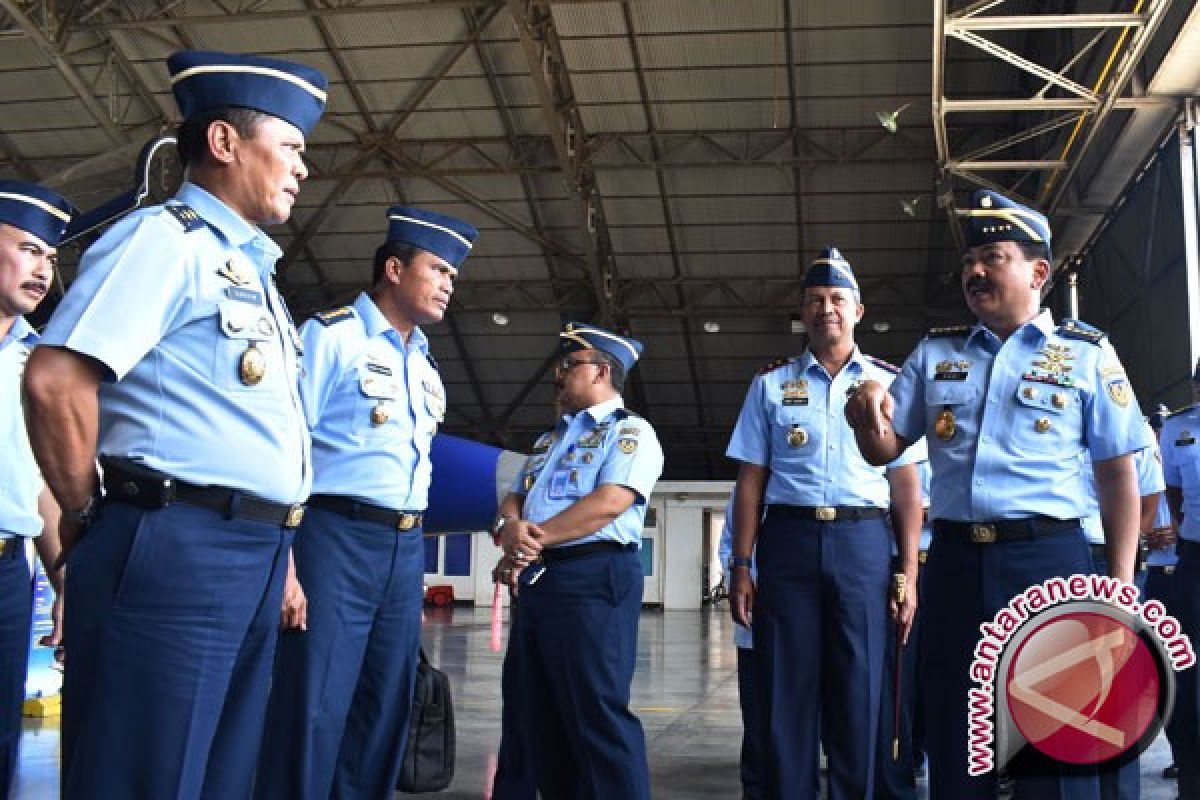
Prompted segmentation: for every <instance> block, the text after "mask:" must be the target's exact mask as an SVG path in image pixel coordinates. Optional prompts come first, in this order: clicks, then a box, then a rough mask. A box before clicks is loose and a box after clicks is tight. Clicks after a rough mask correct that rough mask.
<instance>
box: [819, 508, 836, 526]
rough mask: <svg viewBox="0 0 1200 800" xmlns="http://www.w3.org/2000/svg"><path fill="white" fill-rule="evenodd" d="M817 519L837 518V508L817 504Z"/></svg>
mask: <svg viewBox="0 0 1200 800" xmlns="http://www.w3.org/2000/svg"><path fill="white" fill-rule="evenodd" d="M817 519H818V520H819V521H821V522H833V521H834V520H836V519H837V509H836V508H834V507H833V506H817Z"/></svg>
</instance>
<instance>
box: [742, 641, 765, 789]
mask: <svg viewBox="0 0 1200 800" xmlns="http://www.w3.org/2000/svg"><path fill="white" fill-rule="evenodd" d="M754 670H755V666H754V648H752V647H739V648H737V671H738V702H739V703H740V704H741V707H742V755H741V774H742V797H743V798H745V800H762V757H763V756H762V751H763V746H762V712H761V711H760V710H759V705H758V703H759V697H758V695H759V690H758V686H757V684H758V681H757V680H755V676H754Z"/></svg>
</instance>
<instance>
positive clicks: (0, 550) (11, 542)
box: [0, 536, 17, 556]
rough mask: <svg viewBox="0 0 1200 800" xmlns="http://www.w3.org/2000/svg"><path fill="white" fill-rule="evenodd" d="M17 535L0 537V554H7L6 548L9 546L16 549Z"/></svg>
mask: <svg viewBox="0 0 1200 800" xmlns="http://www.w3.org/2000/svg"><path fill="white" fill-rule="evenodd" d="M16 546H17V537H15V536H13V537H11V538H8V539H0V556H3V555H7V554H8V549H9V548H10V547H11V548H13V549H16Z"/></svg>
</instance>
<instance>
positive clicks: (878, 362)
mask: <svg viewBox="0 0 1200 800" xmlns="http://www.w3.org/2000/svg"><path fill="white" fill-rule="evenodd" d="M866 358H867V361H870V362H871V363H872V364H874V365H875V366H877V367H879V368H880V369H881V370H883V371H884V372H890V373H891V374H893V375H899V374H900V368H899V367H897V366H896V365H895V364H889V363H888V362H886V361H884V360H883V359H882V358H876V357H875V356H867V357H866Z"/></svg>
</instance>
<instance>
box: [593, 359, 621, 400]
mask: <svg viewBox="0 0 1200 800" xmlns="http://www.w3.org/2000/svg"><path fill="white" fill-rule="evenodd" d="M596 354H597V355H599V356H600V360H602V361H603V362H604V363H605V364H608V382H609V383H611V384H612V387H613V388H614V389H616V390H617V391H618V392H621V391H624V390H625V367H624V365H623V364H621V361H620V359H618V358H617V357H616V356H614V355H613V354H612V353H609V352H606V351H604V350H597V351H596Z"/></svg>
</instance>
